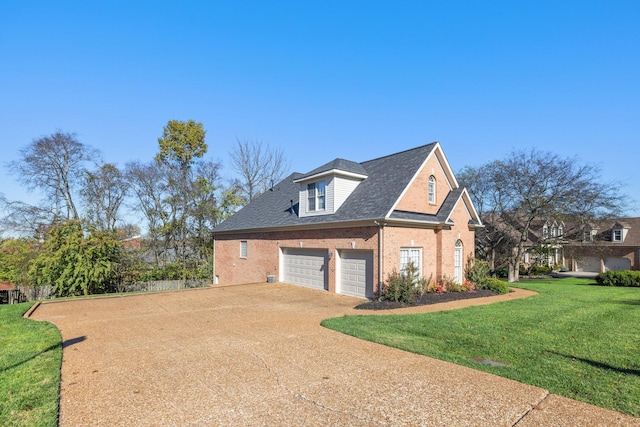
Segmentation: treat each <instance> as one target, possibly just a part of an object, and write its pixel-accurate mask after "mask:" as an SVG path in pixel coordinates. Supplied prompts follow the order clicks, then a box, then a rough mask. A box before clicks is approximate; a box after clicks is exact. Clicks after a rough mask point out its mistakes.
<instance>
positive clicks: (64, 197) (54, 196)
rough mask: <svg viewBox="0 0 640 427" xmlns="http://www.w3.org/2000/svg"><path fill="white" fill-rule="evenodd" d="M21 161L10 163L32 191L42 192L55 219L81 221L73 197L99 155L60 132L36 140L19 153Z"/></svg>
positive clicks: (20, 179)
mask: <svg viewBox="0 0 640 427" xmlns="http://www.w3.org/2000/svg"><path fill="white" fill-rule="evenodd" d="M20 154H21V158H20V159H19V160H17V161H14V162H11V163H10V168H11V169H12V170H13V171H14V173H15V174H16V175H17V177H18V179H19V181H20V182H21V183H23V184H24V185H25V186H26V187H27V189H29V190H40V191H42V192H43V193H44V195H45V197H46V200H47V201H48V202H49V203H50V205H51V209H52V210H53V211H54V212H55V214H56V215H59V216H63V217H65V218H67V219H79V218H80V215H79V214H78V207H77V205H76V200H75V196H74V193H75V192H76V190H77V185H78V183H80V182H82V174H83V171H84V165H85V163H86V162H88V161H92V160H96V159H97V158H98V152H97V151H95V150H92V149H91V148H89V147H88V146H86V145H84V144H82V143H81V142H79V141H78V139H77V137H76V135H75V134H73V133H65V132H62V131H60V130H58V131H56V132H55V133H53V134H51V135H49V136H43V137H41V138H38V139H34V140H33V142H32V143H31V144H29V145H28V146H26V147H25V148H23V149H22V150H20Z"/></svg>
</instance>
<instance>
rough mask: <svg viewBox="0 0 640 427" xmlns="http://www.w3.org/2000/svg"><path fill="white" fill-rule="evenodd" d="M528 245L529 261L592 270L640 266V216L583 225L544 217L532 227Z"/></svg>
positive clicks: (639, 267) (582, 270) (592, 271)
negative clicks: (549, 219)
mask: <svg viewBox="0 0 640 427" xmlns="http://www.w3.org/2000/svg"><path fill="white" fill-rule="evenodd" d="M529 246H530V249H529V250H528V251H527V254H526V255H525V259H524V262H525V263H527V264H533V263H537V264H543V265H549V266H554V265H555V266H566V267H567V268H568V269H569V270H571V271H581V272H591V273H600V272H603V271H609V270H640V218H620V219H612V220H597V221H591V222H589V223H587V224H585V225H582V226H578V225H572V224H566V225H565V223H563V222H556V221H543V222H540V223H539V224H538V225H537V226H536V227H533V228H532V231H531V233H530V234H529ZM534 248H535V249H534Z"/></svg>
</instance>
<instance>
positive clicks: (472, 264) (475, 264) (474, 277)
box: [464, 257, 491, 286]
mask: <svg viewBox="0 0 640 427" xmlns="http://www.w3.org/2000/svg"><path fill="white" fill-rule="evenodd" d="M490 272H491V269H490V268H489V263H488V262H487V261H483V260H481V259H476V258H472V257H469V258H467V265H466V268H465V271H464V277H465V278H466V279H467V280H468V281H469V282H471V283H473V284H475V285H476V286H481V285H482V284H483V283H484V281H485V280H486V279H487V278H488V277H489V273H490Z"/></svg>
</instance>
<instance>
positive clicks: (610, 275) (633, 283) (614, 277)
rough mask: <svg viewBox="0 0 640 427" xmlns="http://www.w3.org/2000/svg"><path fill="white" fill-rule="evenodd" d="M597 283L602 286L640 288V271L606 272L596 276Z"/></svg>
mask: <svg viewBox="0 0 640 427" xmlns="http://www.w3.org/2000/svg"><path fill="white" fill-rule="evenodd" d="M596 282H598V285H602V286H625V287H636V288H637V287H640V271H636V270H634V271H632V270H619V271H605V272H604V273H600V274H598V275H597V276H596Z"/></svg>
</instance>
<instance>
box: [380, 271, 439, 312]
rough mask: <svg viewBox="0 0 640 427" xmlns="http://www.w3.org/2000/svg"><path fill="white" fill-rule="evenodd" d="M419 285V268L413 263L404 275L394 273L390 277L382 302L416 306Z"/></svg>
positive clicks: (383, 292) (381, 298) (384, 288)
mask: <svg viewBox="0 0 640 427" xmlns="http://www.w3.org/2000/svg"><path fill="white" fill-rule="evenodd" d="M419 283H420V279H419V278H418V272H417V268H416V267H415V266H414V265H413V263H409V265H408V266H407V268H406V269H405V271H403V272H402V274H401V273H398V272H397V271H393V273H391V274H390V275H389V278H388V279H387V283H386V284H385V285H384V286H383V288H382V296H381V297H380V300H381V301H396V302H403V303H406V304H414V303H415V302H416V296H417V295H416V294H417V293H418V288H417V286H416V285H417V284H419ZM427 286H428V285H427ZM425 288H426V286H425ZM421 289H422V287H421Z"/></svg>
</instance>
